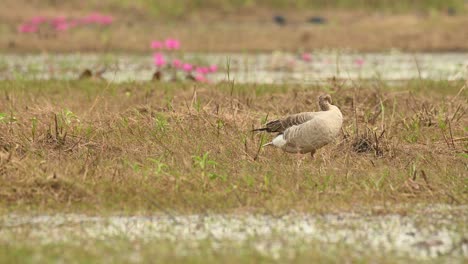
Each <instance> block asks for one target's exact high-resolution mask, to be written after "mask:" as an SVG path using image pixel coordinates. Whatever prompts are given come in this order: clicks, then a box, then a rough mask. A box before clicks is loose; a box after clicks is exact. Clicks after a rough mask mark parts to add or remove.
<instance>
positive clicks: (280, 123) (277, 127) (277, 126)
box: [252, 95, 331, 133]
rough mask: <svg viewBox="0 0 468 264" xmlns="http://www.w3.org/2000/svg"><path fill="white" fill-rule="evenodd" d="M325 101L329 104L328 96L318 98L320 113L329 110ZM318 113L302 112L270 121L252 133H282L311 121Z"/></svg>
mask: <svg viewBox="0 0 468 264" xmlns="http://www.w3.org/2000/svg"><path fill="white" fill-rule="evenodd" d="M326 100H330V102H331V97H330V95H322V96H319V100H318V103H319V107H320V110H321V111H326V110H328V109H329V106H328V104H327V103H325V101H326ZM318 113H319V112H303V113H299V114H294V115H290V116H287V117H285V118H281V119H276V120H273V121H270V122H268V123H266V125H265V127H262V128H257V129H254V130H252V131H266V132H269V133H275V132H276V133H283V132H284V131H285V130H286V129H288V128H289V127H292V126H297V125H300V124H302V123H305V122H307V121H309V120H311V119H312V118H314V117H315V116H317V114H318Z"/></svg>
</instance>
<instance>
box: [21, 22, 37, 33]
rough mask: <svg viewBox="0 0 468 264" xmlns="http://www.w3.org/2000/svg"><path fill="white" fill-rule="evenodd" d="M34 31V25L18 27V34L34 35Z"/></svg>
mask: <svg viewBox="0 0 468 264" xmlns="http://www.w3.org/2000/svg"><path fill="white" fill-rule="evenodd" d="M36 31H37V26H36V25H31V24H22V25H20V26H19V27H18V32H20V33H34V32H36Z"/></svg>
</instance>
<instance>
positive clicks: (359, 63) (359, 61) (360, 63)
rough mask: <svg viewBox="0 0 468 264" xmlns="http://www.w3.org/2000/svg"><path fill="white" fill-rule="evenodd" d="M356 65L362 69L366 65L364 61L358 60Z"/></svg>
mask: <svg viewBox="0 0 468 264" xmlns="http://www.w3.org/2000/svg"><path fill="white" fill-rule="evenodd" d="M354 63H356V65H357V66H359V67H361V66H362V65H364V59H361V58H359V59H356V60H355V61H354Z"/></svg>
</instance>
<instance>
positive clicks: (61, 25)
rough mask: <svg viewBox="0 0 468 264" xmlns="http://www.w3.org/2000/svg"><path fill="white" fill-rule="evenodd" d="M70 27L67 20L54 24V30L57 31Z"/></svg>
mask: <svg viewBox="0 0 468 264" xmlns="http://www.w3.org/2000/svg"><path fill="white" fill-rule="evenodd" d="M69 28H70V26H69V24H68V23H67V22H64V23H58V24H56V25H55V30H57V31H67V30H68V29H69Z"/></svg>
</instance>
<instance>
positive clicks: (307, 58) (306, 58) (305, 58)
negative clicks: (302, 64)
mask: <svg viewBox="0 0 468 264" xmlns="http://www.w3.org/2000/svg"><path fill="white" fill-rule="evenodd" d="M302 60H303V61H306V62H309V61H311V60H312V55H310V53H304V54H302Z"/></svg>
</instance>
